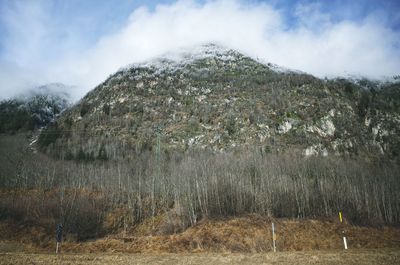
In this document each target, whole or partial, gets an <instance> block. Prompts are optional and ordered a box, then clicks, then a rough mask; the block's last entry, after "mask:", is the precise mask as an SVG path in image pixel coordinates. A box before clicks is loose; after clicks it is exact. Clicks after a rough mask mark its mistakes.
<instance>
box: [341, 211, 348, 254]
mask: <svg viewBox="0 0 400 265" xmlns="http://www.w3.org/2000/svg"><path fill="white" fill-rule="evenodd" d="M339 221H340V224H342V223H343V218H342V212H339ZM342 234H343V245H344V249H347V240H346V236H345V235H344V230H342Z"/></svg>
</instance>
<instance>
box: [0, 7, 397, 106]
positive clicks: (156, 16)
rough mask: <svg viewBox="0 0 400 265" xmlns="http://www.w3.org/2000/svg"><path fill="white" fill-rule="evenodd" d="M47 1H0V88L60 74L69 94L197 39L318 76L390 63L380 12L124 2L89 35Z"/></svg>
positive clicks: (379, 72) (390, 72)
mask: <svg viewBox="0 0 400 265" xmlns="http://www.w3.org/2000/svg"><path fill="white" fill-rule="evenodd" d="M49 3H51V1H50V2H49V1H27V2H21V1H16V3H15V4H14V5H10V6H9V7H6V8H3V9H1V11H0V12H1V14H0V15H1V17H2V18H1V21H2V23H3V27H4V28H5V29H6V31H7V32H8V34H6V35H2V39H1V46H0V47H1V51H2V56H1V57H0V92H1V93H0V98H7V97H11V96H14V95H16V94H18V93H23V92H24V91H25V90H27V89H31V88H32V87H34V86H39V85H43V84H46V83H54V82H61V83H64V84H66V85H71V86H74V87H75V88H74V89H73V90H71V91H68V92H69V93H70V94H72V96H73V97H74V99H78V98H80V97H82V96H83V95H84V94H85V93H87V92H88V91H89V90H91V89H93V88H94V87H95V86H96V85H98V84H99V83H100V82H102V81H104V80H105V79H106V78H107V77H108V76H110V75H111V74H113V73H114V72H115V71H117V70H118V69H119V68H121V67H124V66H126V65H128V64H131V63H137V62H141V61H145V60H148V59H151V58H153V57H157V56H161V55H162V54H164V53H166V52H168V51H173V50H178V49H180V48H187V47H192V46H195V45H200V44H205V43H216V44H220V45H223V46H225V47H229V48H232V49H236V50H238V51H241V52H243V53H245V54H246V55H249V56H252V57H255V58H259V59H262V60H263V61H268V62H271V63H274V64H278V65H280V66H282V67H286V68H290V69H295V70H301V71H304V72H307V73H310V74H313V75H315V76H318V77H335V76H348V75H359V76H365V77H368V78H372V79H380V78H383V77H389V76H394V75H398V74H399V73H400V35H399V32H398V31H396V30H394V29H393V28H392V27H391V26H390V21H388V19H387V16H386V14H385V13H382V12H376V13H369V14H368V15H366V16H364V17H362V18H361V19H358V20H351V19H346V18H343V19H337V18H334V17H333V16H332V14H331V13H330V12H326V11H323V10H322V9H321V6H320V5H318V4H309V3H308V4H304V3H303V4H296V5H295V7H294V8H293V9H291V13H290V17H289V16H288V14H287V12H283V11H282V9H281V8H279V7H277V6H276V5H274V4H273V2H271V3H260V2H251V3H244V2H243V1H227V0H218V1H205V2H202V3H198V2H196V1H177V2H173V3H170V4H159V5H156V6H155V8H149V7H146V6H145V5H143V6H140V7H137V8H134V9H133V10H131V12H129V14H128V15H127V17H126V18H124V19H123V21H122V22H121V23H119V24H118V25H113V27H111V28H112V30H108V31H105V32H101V34H99V35H98V36H95V37H93V36H92V37H91V39H90V40H89V39H87V38H88V37H87V36H85V34H83V33H82V32H81V31H80V27H79V23H75V24H73V23H72V22H71V23H72V24H73V25H75V26H74V27H70V26H68V25H69V24H68V23H67V22H68V21H64V22H63V23H61V22H60V23H57V20H56V18H55V17H54V14H52V13H51V12H48V11H49ZM87 16H88V18H93V20H95V19H101V18H99V17H91V14H90V13H88V14H87ZM71 19H73V17H71ZM89 20H90V19H89ZM91 23H93V22H91ZM77 25H78V26H77ZM85 25H86V26H88V25H90V24H85ZM86 30H87V29H86Z"/></svg>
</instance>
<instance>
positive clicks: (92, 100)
mask: <svg viewBox="0 0 400 265" xmlns="http://www.w3.org/2000/svg"><path fill="white" fill-rule="evenodd" d="M399 135H400V92H399V83H385V84H382V83H379V84H378V83H374V82H371V81H368V80H360V81H359V82H358V83H355V82H352V81H349V80H346V79H334V80H327V79H326V80H322V79H318V78H315V77H313V76H311V75H308V74H304V73H299V72H293V71H282V70H281V69H280V68H279V67H277V66H274V65H272V64H264V63H261V62H259V61H257V60H254V59H252V58H250V57H248V56H246V55H243V54H241V53H239V52H237V51H235V50H231V49H227V48H223V47H220V46H216V45H204V46H199V47H196V48H194V49H192V50H190V51H181V52H177V53H169V54H166V55H165V56H163V57H161V58H157V59H153V60H149V61H146V62H143V63H139V64H133V65H130V66H128V67H125V68H122V69H120V70H119V71H118V72H117V73H115V74H114V75H112V76H111V77H110V78H108V79H107V80H106V81H104V82H103V83H102V84H100V85H99V86H97V87H96V88H95V89H93V90H92V91H91V92H89V93H88V94H87V95H86V96H85V97H84V98H83V99H82V100H81V101H80V102H79V103H78V104H76V105H75V106H74V107H72V108H71V109H69V110H68V111H65V112H64V113H63V114H62V116H61V117H60V119H59V121H58V122H57V123H55V124H54V125H52V126H50V127H49V128H48V129H47V130H45V131H44V132H43V133H42V137H41V139H42V141H41V146H42V149H43V150H47V151H48V152H51V153H53V154H54V155H57V156H60V157H66V156H68V157H70V158H74V157H75V158H76V157H77V156H78V154H82V153H84V154H85V155H86V156H87V157H90V158H93V159H95V158H96V157H99V156H100V154H103V155H104V154H106V155H107V158H110V159H118V158H122V157H129V156H130V155H133V154H134V153H135V152H138V151H143V150H146V149H152V148H153V147H154V146H156V145H162V146H163V147H165V148H166V149H173V150H187V149H191V148H202V149H211V150H214V151H223V150H229V149H235V148H238V147H241V148H254V147H259V148H260V150H261V151H262V152H281V151H285V150H298V151H300V152H302V153H303V154H305V155H324V156H326V155H342V154H366V155H371V154H373V155H376V154H379V155H382V156H389V157H392V158H395V157H398V156H399V151H398V150H400V137H399ZM49 136H51V137H49Z"/></svg>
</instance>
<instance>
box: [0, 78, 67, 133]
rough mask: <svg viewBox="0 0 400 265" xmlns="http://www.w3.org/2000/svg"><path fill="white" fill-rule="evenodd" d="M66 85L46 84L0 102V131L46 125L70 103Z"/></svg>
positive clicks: (28, 128) (23, 129) (24, 129)
mask: <svg viewBox="0 0 400 265" xmlns="http://www.w3.org/2000/svg"><path fill="white" fill-rule="evenodd" d="M68 88H69V87H68V86H65V85H63V84H60V83H54V84H47V85H43V86H40V87H36V88H33V89H31V90H28V91H27V92H26V93H24V94H21V95H19V96H18V97H16V98H13V99H9V100H4V101H1V102H0V132H1V133H4V132H16V131H26V130H33V129H35V128H40V127H43V126H46V125H47V124H49V123H50V122H53V121H54V120H55V118H56V117H57V116H58V115H59V114H60V113H61V112H62V111H63V110H65V109H66V108H67V107H69V106H70V105H71V99H70V96H69V94H68V93H67V91H68Z"/></svg>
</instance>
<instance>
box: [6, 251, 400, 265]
mask: <svg viewBox="0 0 400 265" xmlns="http://www.w3.org/2000/svg"><path fill="white" fill-rule="evenodd" d="M399 261H400V250H399V249H379V250H350V251H340V250H337V251H305V252H279V253H267V254H212V253H211V254H210V253H207V254H151V255H149V254H128V255H127V254H119V255H118V254H100V255H99V254H96V255H94V254H61V255H58V256H56V255H54V254H23V253H6V254H0V265H5V264H14V265H20V264H21V265H22V264H46V265H52V264H63V265H67V264H74V265H75V264H113V265H118V264H171V265H172V264H173V265H175V264H210V265H212V264H244V265H246V264H299V265H302V264H307V265H308V264H332V265H333V264H334V265H337V264H357V265H359V264H365V265H372V264H374V265H375V264H381V265H389V264H398V262H399Z"/></svg>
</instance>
